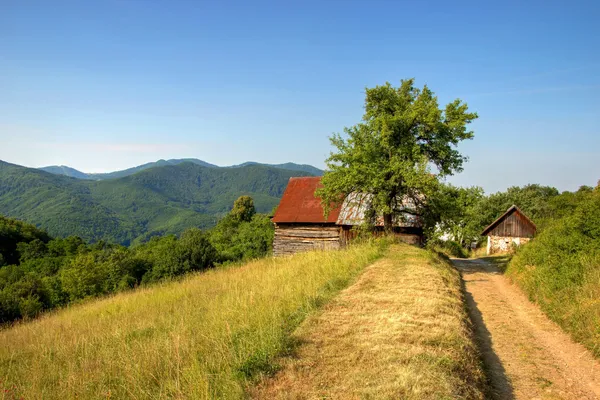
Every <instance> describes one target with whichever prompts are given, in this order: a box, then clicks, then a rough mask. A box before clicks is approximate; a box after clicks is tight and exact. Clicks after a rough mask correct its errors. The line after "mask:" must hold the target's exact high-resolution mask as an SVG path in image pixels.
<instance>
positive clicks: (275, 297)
mask: <svg viewBox="0 0 600 400" xmlns="http://www.w3.org/2000/svg"><path fill="white" fill-rule="evenodd" d="M384 251H385V249H384V246H383V245H382V244H381V243H380V242H377V243H370V244H363V245H358V246H355V247H351V248H349V249H346V250H343V251H336V252H312V253H305V254H298V255H295V256H293V257H290V258H269V259H263V260H258V261H255V262H251V263H248V264H245V265H243V266H235V267H230V268H224V269H219V270H213V271H209V272H206V273H202V274H196V275H192V276H190V277H189V278H186V279H184V280H183V281H180V282H172V283H168V284H163V285H158V286H154V287H151V288H146V289H141V290H137V291H135V292H129V293H122V294H118V295H115V296H113V297H110V298H106V299H103V300H99V301H91V302H88V303H85V304H81V305H78V306H73V307H71V308H68V309H64V310H62V311H59V312H56V313H52V314H49V315H46V316H42V317H41V318H39V319H38V320H34V321H31V322H24V323H20V324H17V325H15V326H14V327H11V328H7V329H4V330H1V331H0V381H1V383H0V385H2V387H0V389H3V390H8V391H7V392H1V391H0V393H3V394H0V398H5V399H6V398H11V397H10V396H13V395H14V396H13V397H16V398H19V397H23V398H26V399H75V398H80V399H89V398H135V399H157V398H190V399H203V398H224V399H235V398H241V397H243V396H244V387H245V386H246V385H247V384H248V383H249V382H251V381H252V380H253V379H254V377H255V376H256V375H257V374H258V373H260V372H265V371H266V372H269V371H273V370H274V369H275V368H276V365H275V363H274V360H275V359H276V358H277V357H278V356H281V355H283V354H286V353H287V352H289V351H290V350H291V349H292V342H291V340H290V334H291V332H292V331H293V330H294V329H295V328H296V327H297V326H298V325H299V324H300V322H301V321H302V320H303V319H304V318H305V317H306V316H307V315H308V314H309V313H310V312H311V311H313V310H315V309H316V308H318V307H319V306H320V305H322V304H323V303H324V302H326V301H327V300H328V299H330V298H331V297H332V296H333V295H335V294H336V293H337V292H338V291H339V290H340V289H341V288H343V287H345V286H346V285H347V284H348V283H349V282H350V280H351V279H353V277H355V276H356V275H357V274H358V273H359V272H360V271H361V270H362V269H363V268H364V267H365V266H366V265H368V264H370V263H371V262H373V261H374V260H375V259H377V258H378V257H380V256H381V255H382V254H383V253H384ZM13 386H14V388H13Z"/></svg>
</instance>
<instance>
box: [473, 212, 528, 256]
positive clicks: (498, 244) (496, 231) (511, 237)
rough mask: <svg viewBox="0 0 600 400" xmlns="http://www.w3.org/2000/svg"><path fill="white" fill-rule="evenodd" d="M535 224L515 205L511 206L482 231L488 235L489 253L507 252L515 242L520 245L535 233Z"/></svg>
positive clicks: (483, 234)
mask: <svg viewBox="0 0 600 400" xmlns="http://www.w3.org/2000/svg"><path fill="white" fill-rule="evenodd" d="M536 229H537V228H536V226H535V224H534V223H533V222H532V221H531V220H530V219H529V218H527V216H526V215H525V214H523V212H522V211H521V210H519V208H518V207H517V206H515V205H513V206H512V207H510V208H509V209H508V210H507V211H506V212H505V213H504V214H502V215H501V216H500V217H499V218H498V219H497V220H495V221H494V222H492V223H491V224H490V225H489V226H488V227H487V228H485V229H484V231H483V232H482V233H481V235H482V236H487V237H488V243H487V254H488V255H490V254H495V253H505V252H508V251H510V250H511V249H512V246H513V244H515V245H517V246H520V245H522V244H524V243H527V242H529V241H530V240H531V238H532V237H533V236H534V235H535V232H536Z"/></svg>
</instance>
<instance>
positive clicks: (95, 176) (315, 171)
mask: <svg viewBox="0 0 600 400" xmlns="http://www.w3.org/2000/svg"><path fill="white" fill-rule="evenodd" d="M185 162H190V163H193V164H196V165H200V166H203V167H207V168H239V167H246V166H250V165H262V166H266V167H273V168H278V169H286V170H289V171H302V172H307V173H309V174H311V175H315V176H321V175H323V171H322V170H320V169H319V168H317V167H313V166H312V165H308V164H296V163H291V162H289V163H284V164H263V163H259V162H255V161H247V162H245V163H242V164H238V165H232V166H226V167H220V166H218V165H215V164H211V163H207V162H206V161H202V160H199V159H197V158H181V159H170V160H158V161H155V162H149V163H146V164H142V165H138V166H137V167H132V168H127V169H124V170H121V171H114V172H106V173H86V172H81V171H78V170H76V169H75V168H71V167H69V166H66V165H50V166H47V167H41V168H38V169H40V170H42V171H46V172H50V173H51V174H55V175H65V176H69V177H72V178H77V179H89V180H94V181H100V180H105V179H115V178H124V177H126V176H129V175H132V174H135V173H137V172H140V171H144V170H146V169H148V168H154V167H164V166H167V165H179V164H181V163H185Z"/></svg>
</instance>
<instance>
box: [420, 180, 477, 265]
mask: <svg viewBox="0 0 600 400" xmlns="http://www.w3.org/2000/svg"><path fill="white" fill-rule="evenodd" d="M482 201H484V196H483V189H482V188H480V187H476V186H475V187H470V188H462V187H455V186H452V185H439V190H438V192H437V195H436V196H434V197H432V198H431V199H430V201H429V209H428V211H429V212H428V213H426V214H425V217H426V218H429V219H431V222H430V223H428V224H426V226H428V227H430V228H434V230H433V231H431V232H427V233H428V237H429V238H430V240H434V241H435V240H436V239H437V238H438V237H439V236H440V235H441V234H445V235H448V236H449V237H450V239H451V241H452V242H454V243H453V244H451V245H450V246H453V247H455V245H458V246H460V247H461V248H464V247H466V246H468V245H470V244H471V242H473V241H477V240H478V239H479V237H480V235H481V230H482V228H481V227H480V226H479V225H478V224H477V221H478V220H479V218H478V216H477V213H478V212H479V209H478V206H479V204H480V203H481V202H482ZM438 244H440V243H438ZM463 251H464V250H463ZM452 253H453V255H454V256H455V257H461V255H459V253H461V254H462V252H458V250H457V249H455V250H453V252H452Z"/></svg>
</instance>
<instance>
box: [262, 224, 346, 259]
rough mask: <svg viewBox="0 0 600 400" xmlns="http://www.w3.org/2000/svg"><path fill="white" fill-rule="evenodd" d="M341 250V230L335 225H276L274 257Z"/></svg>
mask: <svg viewBox="0 0 600 400" xmlns="http://www.w3.org/2000/svg"><path fill="white" fill-rule="evenodd" d="M339 248H340V228H339V227H337V226H335V225H333V224H304V225H303V224H276V225H275V239H274V240H273V255H275V256H283V255H288V254H294V253H298V252H301V251H309V250H317V249H319V250H331V249H339Z"/></svg>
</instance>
